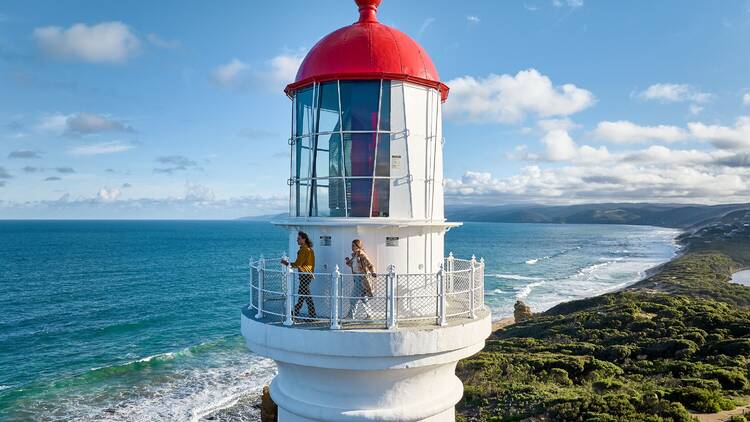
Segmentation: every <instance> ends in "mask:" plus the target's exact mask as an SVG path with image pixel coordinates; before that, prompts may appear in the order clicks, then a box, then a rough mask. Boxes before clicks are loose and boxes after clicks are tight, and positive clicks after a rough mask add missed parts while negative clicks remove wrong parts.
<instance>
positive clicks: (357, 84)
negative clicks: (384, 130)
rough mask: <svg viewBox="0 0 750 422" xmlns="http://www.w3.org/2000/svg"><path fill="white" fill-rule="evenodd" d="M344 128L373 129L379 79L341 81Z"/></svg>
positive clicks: (376, 109)
mask: <svg viewBox="0 0 750 422" xmlns="http://www.w3.org/2000/svg"><path fill="white" fill-rule="evenodd" d="M340 85H341V108H342V111H343V115H344V130H345V131H348V130H375V127H376V126H377V122H378V91H379V90H380V81H341V83H340Z"/></svg>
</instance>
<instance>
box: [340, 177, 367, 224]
mask: <svg viewBox="0 0 750 422" xmlns="http://www.w3.org/2000/svg"><path fill="white" fill-rule="evenodd" d="M346 189H347V199H348V201H349V216H350V217H369V216H370V199H371V198H372V178H371V177H367V178H361V179H359V178H357V179H347V181H346Z"/></svg>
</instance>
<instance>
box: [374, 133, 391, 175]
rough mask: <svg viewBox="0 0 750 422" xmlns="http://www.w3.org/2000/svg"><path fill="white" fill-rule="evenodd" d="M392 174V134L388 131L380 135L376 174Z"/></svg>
mask: <svg viewBox="0 0 750 422" xmlns="http://www.w3.org/2000/svg"><path fill="white" fill-rule="evenodd" d="M390 175H391V136H390V135H389V134H387V133H384V134H381V135H379V136H378V146H377V151H376V164H375V176H379V177H389V176H390Z"/></svg>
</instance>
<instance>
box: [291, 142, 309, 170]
mask: <svg viewBox="0 0 750 422" xmlns="http://www.w3.org/2000/svg"><path fill="white" fill-rule="evenodd" d="M294 146H295V149H296V151H297V154H296V155H297V160H296V162H295V164H296V166H297V168H296V174H295V177H297V178H298V179H307V178H309V177H310V162H311V161H312V157H311V156H310V150H311V148H310V138H309V137H304V138H300V139H297V141H296V142H295V143H294Z"/></svg>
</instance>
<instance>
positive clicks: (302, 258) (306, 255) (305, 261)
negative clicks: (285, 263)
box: [290, 245, 315, 273]
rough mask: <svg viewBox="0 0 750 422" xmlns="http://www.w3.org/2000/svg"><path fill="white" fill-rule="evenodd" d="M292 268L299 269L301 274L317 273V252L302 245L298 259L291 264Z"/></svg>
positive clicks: (298, 252)
mask: <svg viewBox="0 0 750 422" xmlns="http://www.w3.org/2000/svg"><path fill="white" fill-rule="evenodd" d="M290 265H291V266H292V268H297V269H298V270H299V272H301V273H312V272H315V252H313V250H312V248H310V247H308V246H307V245H302V246H300V247H299V251H297V259H295V260H294V262H292V263H291V264H290Z"/></svg>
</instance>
